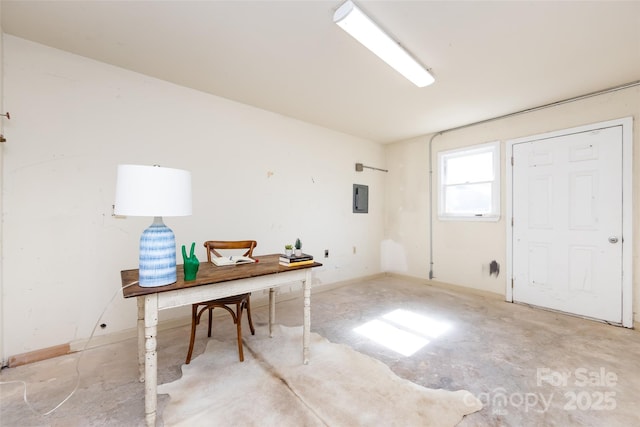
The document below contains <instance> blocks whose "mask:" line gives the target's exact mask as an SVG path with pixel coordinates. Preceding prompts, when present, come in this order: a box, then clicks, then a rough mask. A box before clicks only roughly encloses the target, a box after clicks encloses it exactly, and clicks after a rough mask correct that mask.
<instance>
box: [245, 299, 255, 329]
mask: <svg viewBox="0 0 640 427" xmlns="http://www.w3.org/2000/svg"><path fill="white" fill-rule="evenodd" d="M247 319H249V329H251V335H255V334H256V330H255V328H254V327H253V320H251V297H248V298H247Z"/></svg>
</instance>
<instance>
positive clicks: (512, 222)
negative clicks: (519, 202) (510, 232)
mask: <svg viewBox="0 0 640 427" xmlns="http://www.w3.org/2000/svg"><path fill="white" fill-rule="evenodd" d="M511 227H513V217H512V218H511Z"/></svg>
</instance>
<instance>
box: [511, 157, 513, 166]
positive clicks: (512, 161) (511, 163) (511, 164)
mask: <svg viewBox="0 0 640 427" xmlns="http://www.w3.org/2000/svg"><path fill="white" fill-rule="evenodd" d="M511 166H513V156H511Z"/></svg>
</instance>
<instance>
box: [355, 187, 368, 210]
mask: <svg viewBox="0 0 640 427" xmlns="http://www.w3.org/2000/svg"><path fill="white" fill-rule="evenodd" d="M353 213H369V186H368V185H362V184H353Z"/></svg>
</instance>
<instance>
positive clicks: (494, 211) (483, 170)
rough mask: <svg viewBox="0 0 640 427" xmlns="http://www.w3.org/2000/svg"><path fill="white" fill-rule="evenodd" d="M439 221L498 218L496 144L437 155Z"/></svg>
mask: <svg viewBox="0 0 640 427" xmlns="http://www.w3.org/2000/svg"><path fill="white" fill-rule="evenodd" d="M438 166H439V170H440V187H439V193H440V203H439V206H438V217H439V218H440V219H464V220H484V221H497V220H498V219H500V142H491V143H488V144H481V145H475V146H473V147H467V148H463V149H458V150H451V151H442V152H440V153H438Z"/></svg>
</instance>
